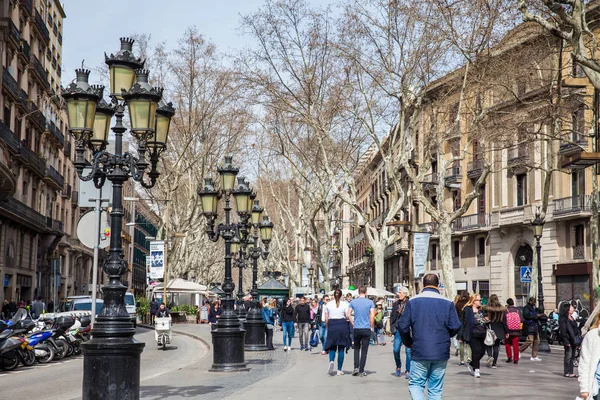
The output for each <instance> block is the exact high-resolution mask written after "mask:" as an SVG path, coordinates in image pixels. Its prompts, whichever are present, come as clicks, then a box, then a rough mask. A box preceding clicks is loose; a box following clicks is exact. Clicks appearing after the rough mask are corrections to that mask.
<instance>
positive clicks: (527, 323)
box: [519, 297, 545, 361]
mask: <svg viewBox="0 0 600 400" xmlns="http://www.w3.org/2000/svg"><path fill="white" fill-rule="evenodd" d="M542 316H544V317H545V315H544V314H542V313H541V312H540V310H538V309H537V308H536V307H535V297H530V298H529V302H528V303H527V305H525V307H523V319H524V321H523V329H524V330H526V331H527V340H526V341H525V343H523V345H522V346H521V348H520V349H519V351H520V352H521V353H523V352H524V351H525V350H527V348H528V347H529V346H531V358H530V360H531V361H542V359H541V358H539V357H538V350H539V348H540V334H539V327H538V319H539V318H540V317H542Z"/></svg>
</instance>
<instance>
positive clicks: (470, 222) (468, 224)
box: [452, 213, 490, 232]
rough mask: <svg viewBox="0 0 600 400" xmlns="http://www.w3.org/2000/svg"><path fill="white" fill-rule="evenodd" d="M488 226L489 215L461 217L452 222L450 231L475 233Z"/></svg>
mask: <svg viewBox="0 0 600 400" xmlns="http://www.w3.org/2000/svg"><path fill="white" fill-rule="evenodd" d="M489 226H490V215H489V214H484V213H481V214H469V215H463V216H462V217H460V218H458V219H457V220H455V221H453V222H452V230H453V231H458V232H468V231H477V230H481V229H484V228H487V227H489Z"/></svg>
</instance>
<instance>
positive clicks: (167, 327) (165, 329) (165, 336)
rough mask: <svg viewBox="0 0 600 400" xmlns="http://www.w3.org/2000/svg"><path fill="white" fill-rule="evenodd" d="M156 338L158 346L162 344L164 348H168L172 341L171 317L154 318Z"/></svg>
mask: <svg viewBox="0 0 600 400" xmlns="http://www.w3.org/2000/svg"><path fill="white" fill-rule="evenodd" d="M154 338H155V339H156V344H157V345H158V346H162V349H163V350H166V349H167V344H169V343H171V318H169V317H162V318H159V317H156V318H155V319H154Z"/></svg>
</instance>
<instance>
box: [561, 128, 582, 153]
mask: <svg viewBox="0 0 600 400" xmlns="http://www.w3.org/2000/svg"><path fill="white" fill-rule="evenodd" d="M587 146H588V137H587V136H586V135H582V134H580V133H577V132H571V135H570V137H569V138H568V139H567V141H566V142H565V143H561V145H560V148H559V150H558V151H559V153H570V152H577V151H582V150H583V149H586V148H587Z"/></svg>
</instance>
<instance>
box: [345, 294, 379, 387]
mask: <svg viewBox="0 0 600 400" xmlns="http://www.w3.org/2000/svg"><path fill="white" fill-rule="evenodd" d="M366 296H367V287H366V286H364V285H361V286H360V287H359V288H358V298H356V299H354V300H352V301H351V302H350V306H349V307H348V310H346V317H347V318H348V320H349V321H351V324H352V326H353V332H354V371H352V375H353V376H357V375H360V376H367V373H366V372H365V365H366V363H367V352H368V351H369V340H370V339H371V333H372V332H373V328H374V324H375V320H374V319H375V307H374V306H373V302H372V301H371V300H369V299H367V297H366ZM352 311H353V312H354V316H352Z"/></svg>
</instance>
